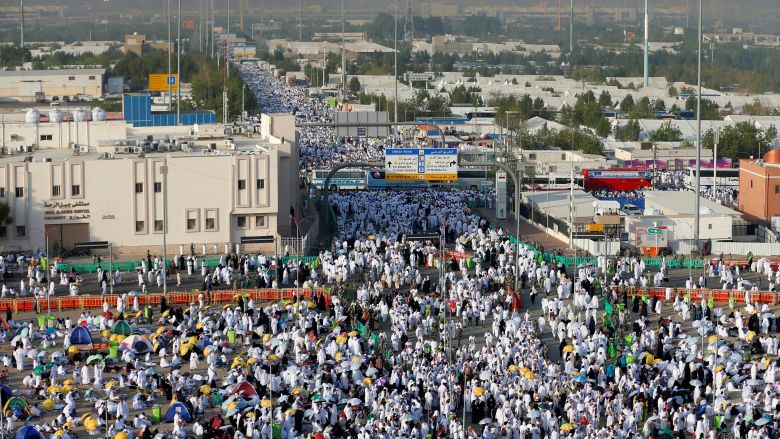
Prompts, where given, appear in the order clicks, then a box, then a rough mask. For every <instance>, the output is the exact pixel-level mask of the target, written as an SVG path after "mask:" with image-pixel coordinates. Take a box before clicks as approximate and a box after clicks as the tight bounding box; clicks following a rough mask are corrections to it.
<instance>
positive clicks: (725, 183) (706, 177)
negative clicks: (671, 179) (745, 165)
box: [685, 167, 739, 189]
mask: <svg viewBox="0 0 780 439" xmlns="http://www.w3.org/2000/svg"><path fill="white" fill-rule="evenodd" d="M717 182H718V187H726V188H735V189H738V188H739V168H718V181H717ZM699 184H700V185H701V186H702V187H709V186H712V185H713V184H715V170H714V169H712V168H706V169H702V170H701V179H700V180H699ZM695 186H696V168H695V167H690V168H687V169H686V170H685V187H687V188H688V189H693V188H694V187H695Z"/></svg>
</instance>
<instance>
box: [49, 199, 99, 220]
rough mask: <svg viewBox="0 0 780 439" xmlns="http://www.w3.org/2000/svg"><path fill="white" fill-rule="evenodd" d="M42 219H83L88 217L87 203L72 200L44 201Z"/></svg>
mask: <svg viewBox="0 0 780 439" xmlns="http://www.w3.org/2000/svg"><path fill="white" fill-rule="evenodd" d="M43 209H44V211H43V219H44V220H46V221H83V220H88V219H89V203H88V202H86V201H74V202H61V201H53V202H48V201H47V202H44V203H43Z"/></svg>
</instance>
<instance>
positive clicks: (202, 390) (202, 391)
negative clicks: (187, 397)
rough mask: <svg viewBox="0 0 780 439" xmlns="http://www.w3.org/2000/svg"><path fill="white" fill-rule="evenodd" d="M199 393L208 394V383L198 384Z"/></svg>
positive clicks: (209, 390)
mask: <svg viewBox="0 0 780 439" xmlns="http://www.w3.org/2000/svg"><path fill="white" fill-rule="evenodd" d="M200 393H202V394H204V395H208V394H209V393H211V386H209V385H208V384H204V385H202V386H200Z"/></svg>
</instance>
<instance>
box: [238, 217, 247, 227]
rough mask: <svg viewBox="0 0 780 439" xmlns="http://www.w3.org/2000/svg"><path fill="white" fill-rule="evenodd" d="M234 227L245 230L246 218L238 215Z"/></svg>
mask: <svg viewBox="0 0 780 439" xmlns="http://www.w3.org/2000/svg"><path fill="white" fill-rule="evenodd" d="M236 227H238V228H239V229H246V216H244V215H239V216H237V217H236Z"/></svg>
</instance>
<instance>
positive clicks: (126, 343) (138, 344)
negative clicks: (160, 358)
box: [119, 334, 152, 354]
mask: <svg viewBox="0 0 780 439" xmlns="http://www.w3.org/2000/svg"><path fill="white" fill-rule="evenodd" d="M119 348H120V349H123V350H128V351H132V352H134V353H136V354H145V353H147V352H152V342H150V341H149V340H147V339H145V338H143V337H141V336H140V335H137V334H135V335H131V336H129V337H127V338H125V339H124V340H122V344H120V345H119Z"/></svg>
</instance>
